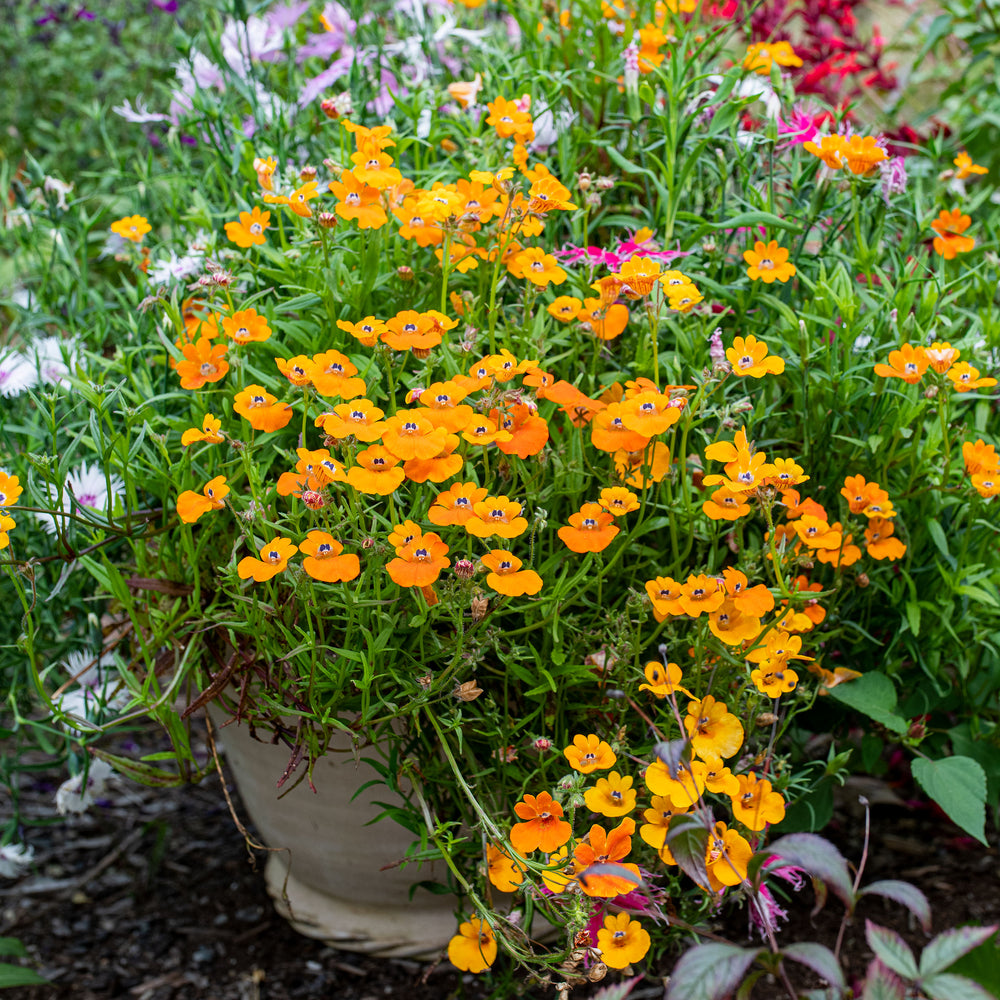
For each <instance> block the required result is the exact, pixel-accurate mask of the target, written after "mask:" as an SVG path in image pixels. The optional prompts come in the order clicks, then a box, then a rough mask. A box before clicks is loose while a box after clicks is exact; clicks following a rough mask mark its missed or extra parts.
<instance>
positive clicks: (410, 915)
mask: <svg viewBox="0 0 1000 1000" xmlns="http://www.w3.org/2000/svg"><path fill="white" fill-rule="evenodd" d="M264 878H265V880H266V882H267V891H268V893H269V894H270V896H271V898H272V899H273V900H274V908H275V910H277V912H278V913H279V914H280V915H281V916H282V917H284V918H285V919H286V920H287V921H288V922H289V923H290V924H291V925H292V927H294V928H295V930H296V931H298V932H299V933H300V934H304V935H305V936H306V937H311V938H317V939H318V940H321V941H325V942H326V943H327V944H329V945H330V946H331V947H333V948H340V949H341V950H343V951H356V952H362V953H364V954H366V955H377V956H380V957H383V958H416V959H426V960H432V959H439V958H441V954H442V951H443V949H444V946H445V945H446V944H447V942H448V940H449V938H451V936H452V935H453V934H454V933H455V928H456V926H457V922H456V920H455V914H454V910H453V908H451V907H447V908H445V907H442V905H441V897H440V896H431V897H428V896H427V893H426V891H424V890H421V889H418V890H417V893H416V896H415V897H414V899H413V901H412V902H409V903H405V904H404V905H401V906H384V905H382V906H371V905H366V904H365V903H363V902H361V901H359V900H355V899H341V898H338V897H337V896H331V895H328V894H327V893H324V892H317V891H316V889H313V888H312V887H311V886H309V885H306V884H305V883H303V882H300V881H299V880H298V879H297V878H296V877H295V875H294V873H289V870H288V861H287V860H286V856H285V855H284V854H283V853H281V852H278V853H273V854H271V856H270V858H269V859H268V862H267V866H266V868H265V870H264ZM421 896H423V897H424V898H425V899H430V900H431V901H432V903H433V904H434V905H431V906H422V905H421V900H420V897H421Z"/></svg>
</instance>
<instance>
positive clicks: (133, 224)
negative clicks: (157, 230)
mask: <svg viewBox="0 0 1000 1000" xmlns="http://www.w3.org/2000/svg"><path fill="white" fill-rule="evenodd" d="M152 228H153V227H152V226H151V225H150V224H149V223H148V222H147V221H146V220H145V219H144V218H143V217H142V216H141V215H126V216H125V217H124V218H122V219H119V220H118V221H117V222H112V223H111V232H113V233H114V234H115V235H116V236H120V237H121V238H122V239H123V240H131V241H132V242H133V243H141V242H142V238H143V237H144V236H145V235H146V233H148V232H149V231H150V230H151V229H152Z"/></svg>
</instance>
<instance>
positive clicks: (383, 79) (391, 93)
mask: <svg viewBox="0 0 1000 1000" xmlns="http://www.w3.org/2000/svg"><path fill="white" fill-rule="evenodd" d="M379 82H380V83H381V84H382V90H381V91H380V92H379V94H378V95H377V96H376V97H375V98H374V99H372V100H370V101H369V102H368V103H367V104H366V105H365V107H367V109H368V110H369V111H370V112H371V113H372V114H374V115H378V117H379V118H384V117H385V116H386V115H387V114H389V112H390V111H392V109H393V108H394V107H395V106H396V101H395V95H396V94H399V96H400V97H408V96H409V94H410V92H409V91H408V90H407V89H406V87H404V86H402V85H401V84H400V82H399V81H398V80H397V79H396V76H395V74H394V73H393V72H392V70H389V69H386V68H384V67H383V69H382V72H381V74H380V75H379Z"/></svg>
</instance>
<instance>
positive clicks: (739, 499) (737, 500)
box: [701, 486, 750, 521]
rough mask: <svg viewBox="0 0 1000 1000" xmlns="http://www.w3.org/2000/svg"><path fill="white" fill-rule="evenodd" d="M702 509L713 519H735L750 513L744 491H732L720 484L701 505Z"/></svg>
mask: <svg viewBox="0 0 1000 1000" xmlns="http://www.w3.org/2000/svg"><path fill="white" fill-rule="evenodd" d="M701 509H702V511H703V512H704V513H705V514H707V515H708V516H709V517H710V518H711V519H712V520H713V521H736V520H738V519H739V518H741V517H743V516H744V515H745V514H749V513H750V504H748V503H747V502H746V495H745V494H744V493H733V492H732V491H731V490H727V489H726V487H725V486H720V487H719V488H718V489H717V490H716V491H715V492H714V493H713V494H712V495H711V497H709V498H708V500H706V501H705V502H704V503H703V504H702V505H701Z"/></svg>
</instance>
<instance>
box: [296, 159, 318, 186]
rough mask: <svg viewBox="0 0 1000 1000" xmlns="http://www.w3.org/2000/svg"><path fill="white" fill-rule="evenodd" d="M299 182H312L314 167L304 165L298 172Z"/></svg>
mask: <svg viewBox="0 0 1000 1000" xmlns="http://www.w3.org/2000/svg"><path fill="white" fill-rule="evenodd" d="M299 180H300V181H302V182H303V183H304V182H305V181H314V180H316V168H315V167H311V166H309V165H308V164H306V165H305V166H304V167H303V168H302V169H301V170H300V171H299Z"/></svg>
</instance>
